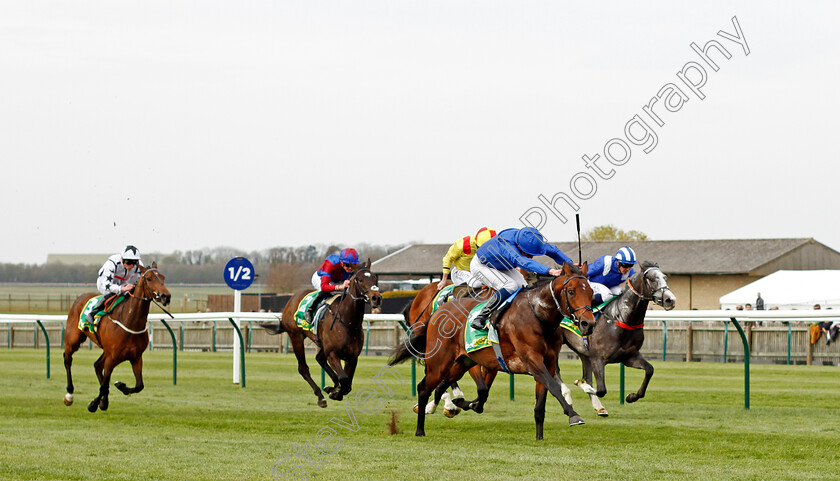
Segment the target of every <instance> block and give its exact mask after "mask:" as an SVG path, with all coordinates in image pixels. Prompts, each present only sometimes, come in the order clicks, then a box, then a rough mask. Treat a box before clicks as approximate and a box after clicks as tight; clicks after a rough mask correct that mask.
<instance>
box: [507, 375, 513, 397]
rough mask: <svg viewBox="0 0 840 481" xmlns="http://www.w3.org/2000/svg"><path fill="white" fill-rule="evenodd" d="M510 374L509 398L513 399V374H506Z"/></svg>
mask: <svg viewBox="0 0 840 481" xmlns="http://www.w3.org/2000/svg"><path fill="white" fill-rule="evenodd" d="M508 376H510V400H511V401H513V374H508Z"/></svg>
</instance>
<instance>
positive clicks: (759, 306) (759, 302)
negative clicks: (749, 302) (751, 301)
mask: <svg viewBox="0 0 840 481" xmlns="http://www.w3.org/2000/svg"><path fill="white" fill-rule="evenodd" d="M755 310H756V311H763V310H764V299H762V298H761V293H760V292H759V293H758V297H757V298H756V299H755Z"/></svg>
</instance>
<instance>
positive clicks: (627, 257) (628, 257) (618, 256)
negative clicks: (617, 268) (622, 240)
mask: <svg viewBox="0 0 840 481" xmlns="http://www.w3.org/2000/svg"><path fill="white" fill-rule="evenodd" d="M615 260H617V261H618V262H620V263H622V264H635V263H636V252H635V251H634V250H633V249H631V248H629V247H627V246H624V247H622V248H621V249H619V250H618V252H616V253H615Z"/></svg>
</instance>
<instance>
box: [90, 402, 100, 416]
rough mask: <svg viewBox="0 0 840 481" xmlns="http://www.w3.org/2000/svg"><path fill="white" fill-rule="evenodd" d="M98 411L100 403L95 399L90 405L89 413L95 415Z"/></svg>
mask: <svg viewBox="0 0 840 481" xmlns="http://www.w3.org/2000/svg"><path fill="white" fill-rule="evenodd" d="M97 409H99V403H97V402H96V399H94V400H93V401H91V402H90V404H88V411H90V412H92V413H95V412H96V410H97Z"/></svg>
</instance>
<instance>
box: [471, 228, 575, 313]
mask: <svg viewBox="0 0 840 481" xmlns="http://www.w3.org/2000/svg"><path fill="white" fill-rule="evenodd" d="M543 255H547V256H548V257H550V258H552V259H554V261H555V262H557V263H558V264H562V263H568V264H573V263H574V262H573V261H572V259H570V258H569V256H567V255H566V254H564V253H563V252H562V251H561V250H560V249H558V248H557V247H555V246H553V245H551V244H549V243H548V242H546V240H545V239H544V238H543V236H542V234H540V231H538V230H537V229H535V228H533V227H525V228H523V229H515V228H512V229H505V230H503V231H501V232H499V233H498V234H497V235H496V237H493V238H492V239H490V240H488V241H487V242H485V243H484V244H482V245H481V247H479V248H478V251H476V253H475V257H473V259H472V261H470V272H471V273H472V275H473V279H471V281H470V283H469V284H470V285H471V286H476V285H480V284H485V285H487V286H489V287H490V288H492V289H495V290H496V294H495V295H494V296H493V299H491V300H490V301H489V302H487V304H485V306H484V308H483V309H482V310H481V312H480V313H479V314H478V315H477V316H476V317H475V318H474V319H473V321H472V322H471V323H470V325H471V326H472V327H473V328H474V329H484V326H485V324H486V323H487V318H488V317H489V316H490V314H491V313H492V312H493V310H494V309H496V308H497V307H499V306H501V305H502V303H503V302H504V301H505V299H507V298H508V297H510V296H511V294H513V293H514V292H516V290H517V289H518V288H520V287H525V286H526V285H528V283H527V282H526V281H525V278H524V277H523V276H522V274H520V273H519V271H517V270H516V268H517V267H519V268H522V269H524V270H526V271H529V272H536V273H537V274H543V275H552V276H560V275H562V274H563V271H562V270H560V269H551V268H549V267H548V266H545V265H543V264H541V263H539V262H537V261H535V260H533V259H532V258H533V257H534V256H543Z"/></svg>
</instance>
